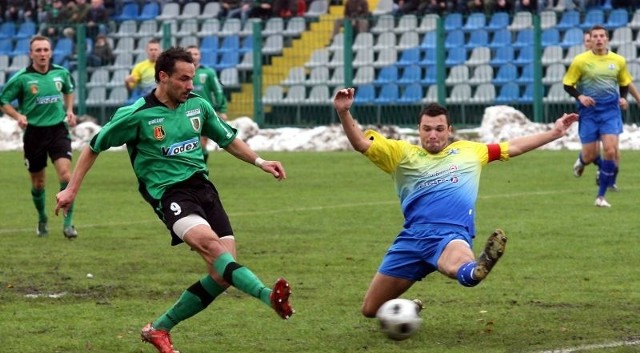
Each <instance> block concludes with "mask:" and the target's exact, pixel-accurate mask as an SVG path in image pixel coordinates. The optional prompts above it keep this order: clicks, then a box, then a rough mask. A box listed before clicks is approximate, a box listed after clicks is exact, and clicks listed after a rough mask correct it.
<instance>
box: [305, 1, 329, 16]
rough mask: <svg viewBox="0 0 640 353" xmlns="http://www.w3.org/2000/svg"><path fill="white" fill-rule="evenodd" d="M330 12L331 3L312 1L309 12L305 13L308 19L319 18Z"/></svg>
mask: <svg viewBox="0 0 640 353" xmlns="http://www.w3.org/2000/svg"><path fill="white" fill-rule="evenodd" d="M328 11H329V3H328V1H327V0H311V3H310V4H309V8H308V9H307V12H305V13H304V17H306V18H319V17H320V16H322V15H326V14H327V12H328Z"/></svg>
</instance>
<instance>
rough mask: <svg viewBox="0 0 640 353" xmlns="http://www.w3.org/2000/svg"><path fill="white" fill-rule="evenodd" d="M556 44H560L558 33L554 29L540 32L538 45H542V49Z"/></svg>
mask: <svg viewBox="0 0 640 353" xmlns="http://www.w3.org/2000/svg"><path fill="white" fill-rule="evenodd" d="M558 44H560V31H558V30H557V29H555V28H547V29H545V30H542V34H541V36H540V45H542V47H543V48H546V47H549V46H552V45H558Z"/></svg>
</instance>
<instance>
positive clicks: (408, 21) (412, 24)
mask: <svg viewBox="0 0 640 353" xmlns="http://www.w3.org/2000/svg"><path fill="white" fill-rule="evenodd" d="M417 27H418V17H416V15H412V14H406V15H402V16H400V18H399V19H398V24H397V25H396V26H395V28H394V29H393V31H394V32H395V33H396V34H402V33H405V32H409V31H415V30H416V28H417Z"/></svg>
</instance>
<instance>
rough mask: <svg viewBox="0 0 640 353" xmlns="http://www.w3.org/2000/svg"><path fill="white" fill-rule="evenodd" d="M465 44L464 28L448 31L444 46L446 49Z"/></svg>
mask: <svg viewBox="0 0 640 353" xmlns="http://www.w3.org/2000/svg"><path fill="white" fill-rule="evenodd" d="M464 44H465V37H464V32H462V30H459V29H456V30H452V31H449V32H447V34H446V36H445V39H444V47H445V48H446V49H451V48H461V47H464Z"/></svg>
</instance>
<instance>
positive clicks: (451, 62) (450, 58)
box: [444, 48, 467, 66]
mask: <svg viewBox="0 0 640 353" xmlns="http://www.w3.org/2000/svg"><path fill="white" fill-rule="evenodd" d="M465 61H467V50H466V49H464V48H454V49H448V50H447V57H446V59H445V60H444V64H445V65H446V66H456V65H462V64H464V63H465Z"/></svg>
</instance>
